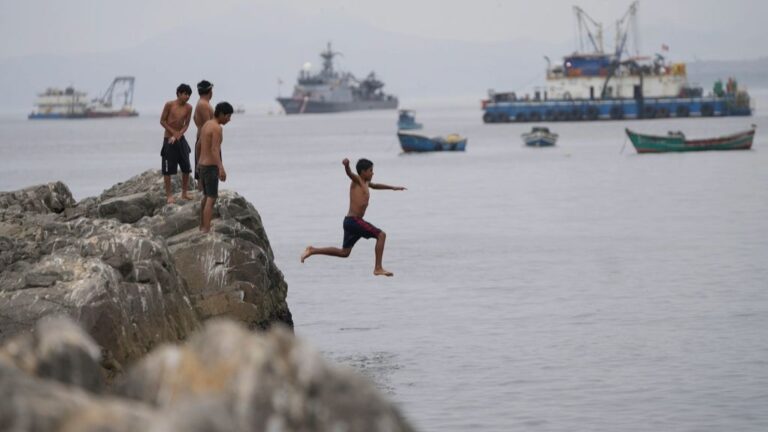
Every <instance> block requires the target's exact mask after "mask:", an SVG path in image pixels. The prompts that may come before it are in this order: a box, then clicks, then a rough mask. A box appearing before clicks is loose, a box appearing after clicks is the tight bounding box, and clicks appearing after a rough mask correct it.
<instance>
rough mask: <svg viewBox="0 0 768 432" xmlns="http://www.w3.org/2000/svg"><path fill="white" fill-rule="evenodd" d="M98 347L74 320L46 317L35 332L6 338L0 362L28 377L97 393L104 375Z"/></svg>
mask: <svg viewBox="0 0 768 432" xmlns="http://www.w3.org/2000/svg"><path fill="white" fill-rule="evenodd" d="M100 358H101V353H100V350H99V346H98V345H96V343H95V342H94V341H93V339H91V338H90V337H88V335H87V334H86V333H85V332H84V331H83V330H82V329H81V328H80V326H78V325H76V324H75V323H74V322H73V321H71V320H69V319H66V318H64V317H49V318H44V319H42V320H40V321H38V323H37V325H36V326H35V331H34V332H32V333H31V334H23V335H19V336H18V337H16V338H14V339H12V340H10V341H8V342H7V343H6V344H5V345H4V346H3V347H2V348H0V361H5V362H6V363H7V364H10V365H13V366H15V367H16V368H18V369H19V370H22V371H24V372H26V373H27V374H29V375H31V376H36V377H40V378H45V379H51V380H55V381H59V382H62V383H65V384H70V385H74V386H77V387H81V388H83V389H86V390H88V391H90V392H93V393H100V392H101V391H102V390H103V387H104V377H103V376H102V374H101V369H100V368H99V360H100Z"/></svg>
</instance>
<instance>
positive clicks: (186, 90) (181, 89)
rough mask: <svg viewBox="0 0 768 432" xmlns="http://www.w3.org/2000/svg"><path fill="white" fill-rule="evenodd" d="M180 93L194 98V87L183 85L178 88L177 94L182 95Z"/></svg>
mask: <svg viewBox="0 0 768 432" xmlns="http://www.w3.org/2000/svg"><path fill="white" fill-rule="evenodd" d="M180 93H184V94H188V95H190V96H192V87H190V86H189V85H187V84H181V85H179V86H178V87H176V94H180Z"/></svg>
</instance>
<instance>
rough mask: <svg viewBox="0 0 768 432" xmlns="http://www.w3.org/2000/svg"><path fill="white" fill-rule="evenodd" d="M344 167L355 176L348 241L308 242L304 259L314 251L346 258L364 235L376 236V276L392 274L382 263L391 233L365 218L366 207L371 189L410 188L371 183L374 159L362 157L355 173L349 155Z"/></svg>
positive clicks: (346, 224)
mask: <svg viewBox="0 0 768 432" xmlns="http://www.w3.org/2000/svg"><path fill="white" fill-rule="evenodd" d="M341 163H342V164H344V169H345V170H346V172H347V176H349V178H350V179H351V180H352V183H351V184H350V186H349V212H347V217H345V218H344V243H343V244H342V246H341V249H339V248H336V247H323V248H316V247H313V246H307V248H306V249H304V253H302V254H301V262H302V263H303V262H304V260H305V259H307V258H309V257H311V256H312V255H330V256H336V257H341V258H346V257H348V256H349V254H350V253H351V252H352V247H353V246H354V245H355V243H357V241H358V240H360V238H361V237H363V238H367V239H369V238H374V237H375V238H376V265H375V267H374V268H373V274H374V275H376V276H392V275H394V273H392V272H391V271H387V270H385V269H384V267H382V265H381V259H382V256H383V255H384V242H385V241H386V239H387V235H386V234H385V233H384V231H382V230H380V229H378V228H376V227H375V226H373V225H371V224H370V223H368V222H366V221H365V220H364V219H363V216H365V210H366V209H367V208H368V200H369V199H370V197H371V192H370V189H389V190H395V191H402V190H406V188H404V187H402V186H388V185H385V184H381V183H371V179H372V178H373V162H371V161H369V160H368V159H360V160H359V161H357V166H356V167H355V168H356V170H357V174H353V173H352V170H351V169H349V159H344V160H343V161H342V162H341Z"/></svg>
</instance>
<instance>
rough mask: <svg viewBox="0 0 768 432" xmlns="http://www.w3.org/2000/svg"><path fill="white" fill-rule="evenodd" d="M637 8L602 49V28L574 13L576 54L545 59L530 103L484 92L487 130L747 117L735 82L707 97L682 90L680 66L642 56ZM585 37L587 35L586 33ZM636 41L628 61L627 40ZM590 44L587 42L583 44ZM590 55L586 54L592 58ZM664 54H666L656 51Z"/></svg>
mask: <svg viewBox="0 0 768 432" xmlns="http://www.w3.org/2000/svg"><path fill="white" fill-rule="evenodd" d="M637 4H638V3H637V1H635V2H633V3H632V4H631V5H630V7H629V10H628V11H627V13H626V14H624V16H623V17H622V18H621V19H620V20H618V21H617V22H616V29H617V34H616V47H615V50H614V51H613V52H606V51H605V49H604V48H603V27H602V24H600V23H598V22H596V21H595V20H594V19H592V18H591V17H589V15H587V14H586V12H584V11H583V10H582V9H581V8H579V7H578V6H574V11H575V12H576V18H577V22H578V28H579V41H580V42H582V43H581V46H580V51H579V52H577V53H574V54H572V55H570V56H566V57H565V58H564V59H563V62H562V63H561V64H555V65H553V64H552V63H551V62H550V61H549V59H548V58H546V57H545V58H546V59H547V63H548V65H547V72H546V85H544V86H543V87H537V88H536V89H535V91H534V93H533V96H532V97H530V96H529V95H525V96H522V97H521V96H520V95H517V94H516V93H514V92H501V93H496V92H494V91H493V90H491V91H489V98H488V99H486V100H484V101H483V109H484V111H485V112H484V113H483V121H484V122H485V123H504V122H511V121H514V122H527V121H533V122H539V121H542V120H545V121H579V120H621V119H653V118H666V117H715V116H750V115H752V106H751V100H750V96H749V94H748V93H747V92H746V91H745V90H743V89H740V88H739V86H738V83H737V82H736V80H734V79H729V80H728V82H727V84H726V85H725V86H724V85H723V83H722V82H719V81H718V82H716V83H715V84H714V86H713V88H712V93H711V95H710V96H704V90H703V89H702V88H701V87H692V86H691V85H689V83H688V76H687V71H686V65H685V63H672V62H669V61H667V59H666V58H665V57H664V56H663V55H662V54H655V56H654V57H653V58H650V57H641V56H640V55H639V52H638V49H637V40H638V39H637V36H636V34H635V33H636V32H637V22H636V19H637V18H636V15H637ZM584 33H586V35H585V34H584ZM630 33H632V34H633V37H632V38H631V39H633V40H634V42H635V48H634V52H633V53H631V54H630V52H629V51H630V50H629V48H628V46H629V44H628V42H627V41H628V39H630V38H629V36H630ZM584 41H588V43H583V42H584ZM590 50H591V51H590ZM661 51H662V52H666V51H668V47H666V46H662V47H661Z"/></svg>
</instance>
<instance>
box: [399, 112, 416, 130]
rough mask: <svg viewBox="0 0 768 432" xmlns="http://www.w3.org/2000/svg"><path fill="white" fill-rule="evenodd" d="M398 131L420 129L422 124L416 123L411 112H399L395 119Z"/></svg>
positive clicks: (413, 113) (414, 116)
mask: <svg viewBox="0 0 768 432" xmlns="http://www.w3.org/2000/svg"><path fill="white" fill-rule="evenodd" d="M397 128H398V129H399V130H416V129H421V128H422V124H421V123H419V122H417V121H416V112H415V111H413V110H400V111H399V113H398V117H397Z"/></svg>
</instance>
